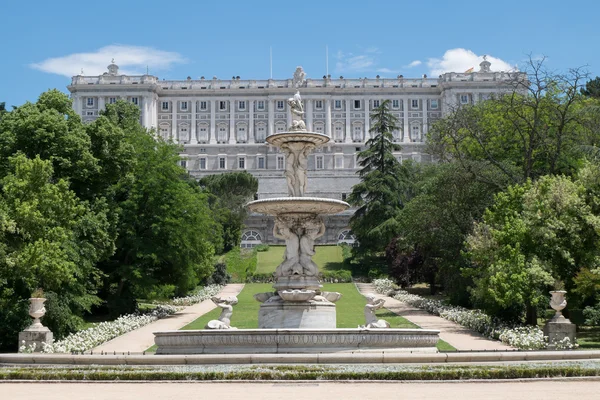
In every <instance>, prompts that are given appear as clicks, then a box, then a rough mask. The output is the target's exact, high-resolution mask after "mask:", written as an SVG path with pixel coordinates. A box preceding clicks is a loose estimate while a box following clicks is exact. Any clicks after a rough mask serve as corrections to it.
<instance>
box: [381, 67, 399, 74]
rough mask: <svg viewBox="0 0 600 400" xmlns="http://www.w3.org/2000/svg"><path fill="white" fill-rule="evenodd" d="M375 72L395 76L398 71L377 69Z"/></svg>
mask: <svg viewBox="0 0 600 400" xmlns="http://www.w3.org/2000/svg"><path fill="white" fill-rule="evenodd" d="M377 72H381V73H382V74H395V73H396V72H398V71H396V70H393V69H389V68H378V69H377Z"/></svg>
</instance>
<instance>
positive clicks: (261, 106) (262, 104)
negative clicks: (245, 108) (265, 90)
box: [256, 100, 265, 111]
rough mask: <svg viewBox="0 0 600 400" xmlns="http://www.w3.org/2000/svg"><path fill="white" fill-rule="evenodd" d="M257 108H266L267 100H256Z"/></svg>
mask: <svg viewBox="0 0 600 400" xmlns="http://www.w3.org/2000/svg"><path fill="white" fill-rule="evenodd" d="M256 109H257V110H261V111H262V110H264V109H265V102H264V100H259V101H257V102H256Z"/></svg>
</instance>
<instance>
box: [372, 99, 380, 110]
mask: <svg viewBox="0 0 600 400" xmlns="http://www.w3.org/2000/svg"><path fill="white" fill-rule="evenodd" d="M377 107H379V100H373V108H377Z"/></svg>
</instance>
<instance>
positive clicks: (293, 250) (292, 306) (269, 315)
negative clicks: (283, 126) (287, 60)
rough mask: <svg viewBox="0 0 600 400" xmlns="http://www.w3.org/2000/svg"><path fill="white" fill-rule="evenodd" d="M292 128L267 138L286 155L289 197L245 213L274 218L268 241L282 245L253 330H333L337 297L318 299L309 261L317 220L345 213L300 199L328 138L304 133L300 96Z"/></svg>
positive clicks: (319, 230) (342, 205)
mask: <svg viewBox="0 0 600 400" xmlns="http://www.w3.org/2000/svg"><path fill="white" fill-rule="evenodd" d="M288 105H289V108H290V111H291V114H292V125H291V126H290V127H289V128H288V132H284V133H279V134H275V135H271V136H269V137H267V142H269V143H270V144H271V145H273V146H276V147H279V148H280V149H282V150H283V152H284V153H285V155H286V162H285V178H286V182H287V187H288V193H289V197H279V198H273V199H265V200H257V201H253V202H251V203H249V204H248V208H249V209H250V211H253V212H258V213H262V214H268V215H273V216H275V226H274V229H273V236H275V237H277V238H280V239H283V240H285V246H286V248H285V255H284V260H283V261H282V263H281V264H280V265H279V266H278V267H277V269H276V271H275V278H276V283H275V284H274V285H273V288H274V289H275V292H269V293H259V294H257V295H256V296H255V298H256V299H257V300H258V301H261V302H263V304H262V305H261V308H260V312H259V315H258V326H259V328H335V326H336V318H335V315H336V314H335V305H334V304H333V301H331V300H335V301H337V299H339V297H340V295H339V293H331V294H329V293H322V292H321V288H322V285H321V284H320V283H319V269H318V267H317V265H316V264H315V263H314V261H313V260H312V256H313V255H314V254H315V251H314V245H315V240H317V239H318V238H319V237H321V236H323V234H324V233H325V223H324V222H323V218H322V215H326V214H335V213H338V212H341V211H344V210H345V209H347V208H348V207H349V205H348V203H346V202H343V201H340V200H332V199H324V198H317V197H306V196H305V194H306V192H307V186H308V179H307V174H306V170H307V164H308V156H309V154H310V153H311V152H312V151H313V150H314V149H316V148H318V147H320V146H322V145H324V144H325V143H327V142H328V141H329V137H327V136H325V135H322V134H319V133H312V132H308V131H307V130H306V125H305V124H304V121H303V119H302V117H303V115H304V110H303V107H302V99H301V98H300V93H299V92H296V94H295V95H294V97H292V98H290V99H289V100H288Z"/></svg>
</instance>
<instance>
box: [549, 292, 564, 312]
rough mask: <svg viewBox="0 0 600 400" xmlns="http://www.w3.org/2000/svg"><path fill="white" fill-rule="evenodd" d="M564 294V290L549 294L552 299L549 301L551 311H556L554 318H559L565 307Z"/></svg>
mask: <svg viewBox="0 0 600 400" xmlns="http://www.w3.org/2000/svg"><path fill="white" fill-rule="evenodd" d="M566 293H567V292H566V291H565V290H553V291H551V292H550V294H551V295H552V299H550V307H552V309H553V310H554V311H556V314H555V315H554V318H559V317H561V316H562V310H564V309H565V307H566V306H567V300H566V299H565V294H566Z"/></svg>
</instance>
